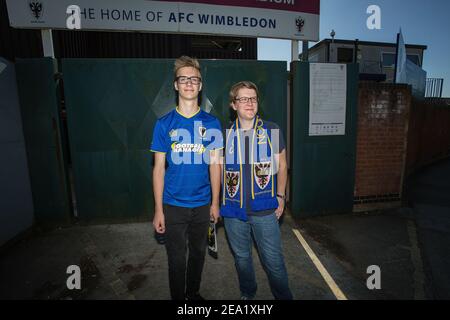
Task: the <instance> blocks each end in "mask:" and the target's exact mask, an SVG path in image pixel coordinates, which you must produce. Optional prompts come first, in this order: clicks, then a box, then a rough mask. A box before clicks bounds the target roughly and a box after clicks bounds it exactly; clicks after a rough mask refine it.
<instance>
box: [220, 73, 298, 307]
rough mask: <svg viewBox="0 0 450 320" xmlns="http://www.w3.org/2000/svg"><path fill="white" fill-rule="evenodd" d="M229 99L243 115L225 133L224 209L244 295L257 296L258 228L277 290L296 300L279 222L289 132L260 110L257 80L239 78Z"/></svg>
mask: <svg viewBox="0 0 450 320" xmlns="http://www.w3.org/2000/svg"><path fill="white" fill-rule="evenodd" d="M229 99H230V106H231V107H232V108H233V110H234V111H236V114H237V117H236V119H235V121H234V122H233V124H232V125H231V128H230V129H228V130H227V132H226V135H225V139H226V140H225V141H226V142H225V152H224V164H223V189H222V199H221V208H220V214H221V216H222V217H223V218H224V222H225V231H226V233H227V236H228V240H229V243H230V246H231V249H232V251H233V255H234V259H235V266H236V269H237V273H238V278H239V287H240V291H241V299H243V300H251V299H253V298H254V297H255V295H256V290H257V284H256V278H255V270H254V266H253V259H252V247H253V241H252V234H253V237H254V239H255V242H256V245H257V248H258V252H259V254H260V258H261V262H262V264H263V267H264V270H265V271H266V273H267V277H268V279H269V284H270V288H271V291H272V294H273V296H274V297H275V299H280V300H291V299H292V298H293V297H292V293H291V291H290V289H289V285H288V276H287V271H286V267H285V263H284V257H283V252H282V246H281V235H280V227H279V224H278V219H279V218H280V217H281V215H282V214H283V211H284V205H285V191H286V181H287V165H286V148H285V144H284V140H283V136H282V133H281V130H280V129H279V127H278V126H277V125H276V124H275V123H273V122H269V121H265V120H263V119H261V117H260V116H259V115H258V88H257V87H256V85H255V84H254V83H252V82H249V81H242V82H239V83H236V84H235V85H233V87H232V88H231V90H230V95H229Z"/></svg>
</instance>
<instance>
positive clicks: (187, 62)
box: [173, 56, 200, 81]
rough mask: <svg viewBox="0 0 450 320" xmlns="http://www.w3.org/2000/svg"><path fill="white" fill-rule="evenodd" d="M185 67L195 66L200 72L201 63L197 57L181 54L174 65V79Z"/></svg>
mask: <svg viewBox="0 0 450 320" xmlns="http://www.w3.org/2000/svg"><path fill="white" fill-rule="evenodd" d="M184 67H192V68H195V69H197V70H198V72H199V73H200V63H199V62H198V60H197V59H195V58H191V57H188V56H181V57H179V58H178V59H177V60H175V63H174V66H173V79H174V81H175V79H176V77H177V72H178V70H180V69H181V68H184Z"/></svg>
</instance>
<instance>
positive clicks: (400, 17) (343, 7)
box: [258, 0, 450, 97]
mask: <svg viewBox="0 0 450 320" xmlns="http://www.w3.org/2000/svg"><path fill="white" fill-rule="evenodd" d="M297 1H300V0H297ZM302 1H305V0H302ZM370 5H377V6H379V7H380V9H381V29H380V30H376V29H375V30H369V29H368V28H367V25H366V21H367V19H368V18H369V16H370V15H369V14H367V13H366V12H367V8H368V7H369V6H370ZM400 28H401V29H402V34H403V39H404V40H405V43H407V44H419V45H426V46H428V48H427V50H425V53H424V60H423V69H424V70H425V71H426V72H427V78H444V89H443V93H442V96H443V97H450V1H448V0H427V1H424V0H407V1H406V0H371V1H367V0H321V1H320V36H319V39H320V40H323V39H325V38H331V37H330V32H331V30H332V29H334V31H335V32H336V35H335V39H345V40H354V39H359V40H361V41H379V42H391V43H395V42H396V37H397V33H398V31H399V29H400ZM314 44H315V42H310V43H309V46H310V47H311V46H313V45H314ZM301 46H302V45H301V42H300V44H299V47H300V52H301V51H302V49H301ZM258 60H285V61H290V60H291V41H290V40H275V39H261V38H260V39H258Z"/></svg>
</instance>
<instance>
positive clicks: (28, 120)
mask: <svg viewBox="0 0 450 320" xmlns="http://www.w3.org/2000/svg"><path fill="white" fill-rule="evenodd" d="M54 66H55V61H54V60H53V59H50V58H42V59H18V60H17V62H16V72H17V86H18V93H19V99H20V107H21V113H22V121H23V130H24V136H25V142H26V148H27V158H28V167H29V173H30V181H31V188H32V193H33V204H34V214H35V221H36V222H37V223H39V224H42V225H65V224H68V223H70V221H71V201H70V193H69V190H70V188H69V187H68V179H67V171H66V164H65V162H64V156H63V148H62V145H61V130H60V117H59V115H60V106H59V103H58V100H57V92H56V90H57V88H56V83H55V81H54V68H55V67H54Z"/></svg>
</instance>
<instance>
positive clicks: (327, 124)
mask: <svg viewBox="0 0 450 320" xmlns="http://www.w3.org/2000/svg"><path fill="white" fill-rule="evenodd" d="M346 104H347V65H346V64H335V63H311V64H310V69H309V135H310V136H330V135H345V111H346Z"/></svg>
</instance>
